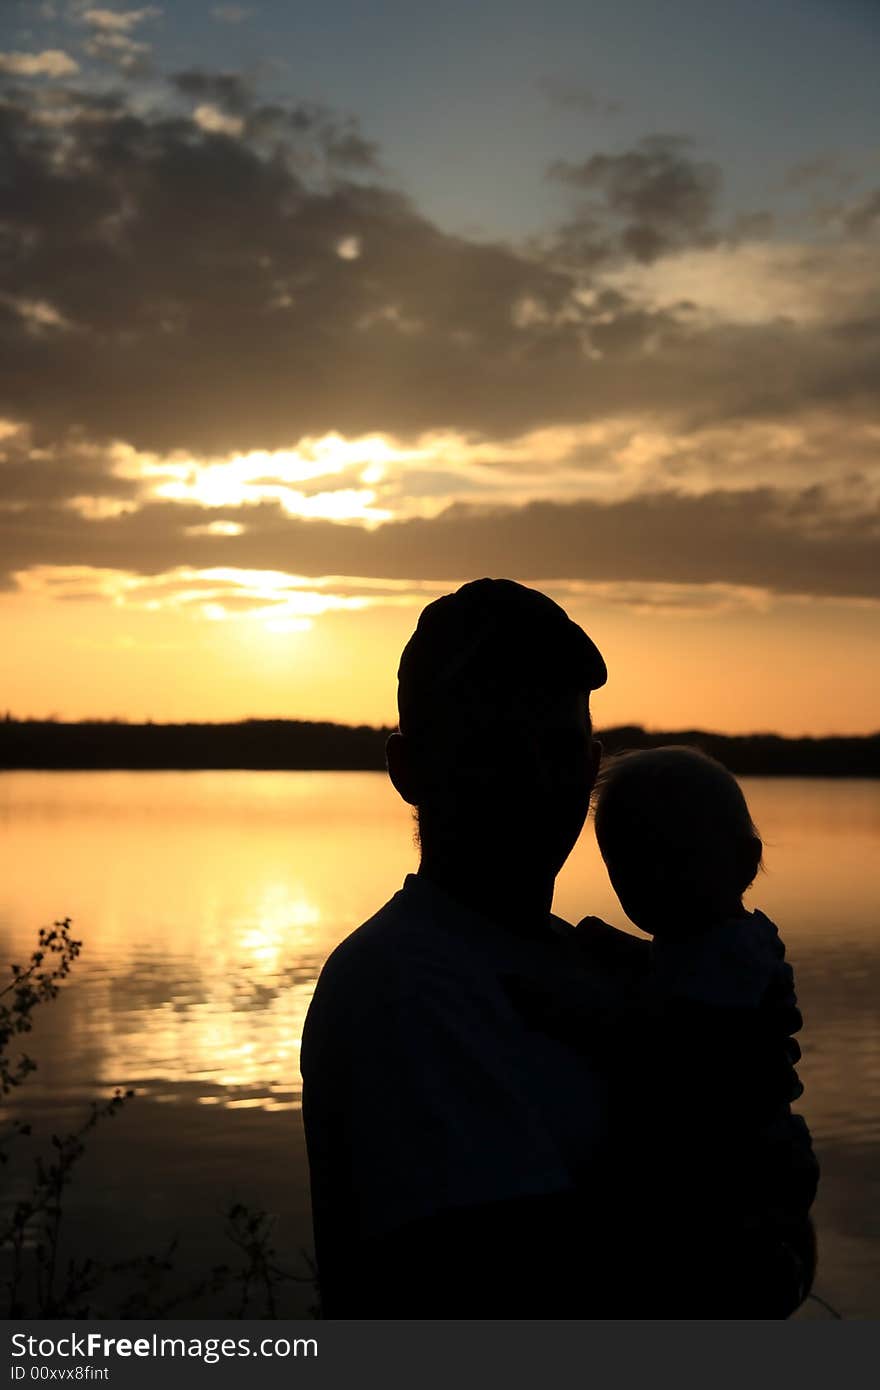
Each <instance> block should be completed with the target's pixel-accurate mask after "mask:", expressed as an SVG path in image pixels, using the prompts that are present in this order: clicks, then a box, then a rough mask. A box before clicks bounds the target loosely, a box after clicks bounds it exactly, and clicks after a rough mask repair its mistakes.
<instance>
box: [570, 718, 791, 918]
mask: <svg viewBox="0 0 880 1390" xmlns="http://www.w3.org/2000/svg"><path fill="white" fill-rule="evenodd" d="M594 808H595V825H596V839H597V841H598V843H599V849H600V850H601V852H602V857H603V858H604V859H605V861H606V863H607V864H609V867H610V866H611V863H612V862H613V863H615V864H621V863H622V864H624V865H625V864H626V863H627V861H629V860H630V859H631V858H632V859H635V858H637V857H639V856H642V855H644V854H646V853H648V854H650V856H651V857H652V858H653V859H654V860H656V861H658V862H660V861H662V862H664V863H666V864H668V865H669V866H670V867H671V868H672V867H674V866H680V867H682V868H684V867H686V866H692V868H693V869H694V870H695V871H697V866H699V865H701V864H702V865H704V866H705V868H706V871H707V872H712V873H714V874H716V875H718V874H720V876H721V880H722V881H721V882H720V883H719V884H718V887H719V888H721V889H728V888H729V889H730V890H731V891H732V892H733V893H734V894H736V895H738V896H740V897H741V896H742V894H743V893H744V892H745V891H746V889H747V888H748V887H749V886H750V884H751V883H752V882H753V881H754V879H755V876H756V874H757V872H758V869H759V868H760V867H761V861H762V850H763V846H762V844H761V837H760V835H759V834H758V831H757V828H756V826H755V823H754V821H753V820H752V817H751V814H750V812H749V808H748V805H747V804H746V799H745V797H744V796H743V793H742V790H741V788H740V786H739V783H738V782H737V780H736V778H735V777H734V776H733V774H732V773H731V772H728V770H727V768H726V767H724V766H723V765H722V764H721V763H719V762H718V761H716V759H715V758H710V757H709V756H708V754H706V753H703V752H701V751H700V750H699V749H697V748H690V747H685V746H679V745H675V744H670V745H667V746H665V747H661V748H649V749H640V750H638V751H634V752H628V753H619V754H616V755H613V756H611V757H609V758H608V759H606V760H605V762H604V763H603V766H602V768H601V769H600V772H599V777H598V778H597V782H596V788H595V791H594ZM701 876H702V875H701Z"/></svg>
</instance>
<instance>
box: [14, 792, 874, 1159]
mask: <svg viewBox="0 0 880 1390" xmlns="http://www.w3.org/2000/svg"><path fill="white" fill-rule="evenodd" d="M746 790H747V793H748V796H749V801H750V804H751V806H752V809H753V812H754V815H755V818H756V820H757V822H758V824H759V826H760V828H761V830H762V833H763V835H764V838H765V843H766V845H767V855H766V858H767V870H766V873H764V874H762V876H761V878H760V880H759V884H758V885H757V888H756V890H755V901H756V902H759V903H760V905H761V906H762V907H763V908H764V909H765V910H766V911H767V912H768V913H770V915H771V916H773V917H775V918H776V919H777V920H778V922H779V924H780V926H781V928H782V930H783V933H784V935H785V938H786V941H787V942H788V946H789V953H790V955H791V957H792V959H793V960H794V963H795V965H796V967H797V970H798V975H799V983H800V993H801V999H802V1002H803V1006H804V1012H805V1014H806V1017H807V1028H806V1030H805V1033H804V1036H803V1046H804V1062H803V1075H804V1080H805V1082H806V1085H807V1094H806V1097H805V1100H804V1108H805V1110H806V1112H807V1113H808V1116H809V1118H810V1120H811V1122H812V1123H813V1124H814V1126H815V1127H816V1128H817V1131H818V1132H819V1133H820V1134H822V1135H826V1136H828V1137H838V1138H859V1139H861V1140H863V1141H870V1142H874V1141H876V1140H878V1139H880V1118H878V1111H880V1105H878V1097H880V1029H878V1021H877V1016H876V998H877V990H878V982H880V945H878V941H880V937H878V931H877V919H876V908H875V904H876V903H877V902H878V900H880V891H878V890H880V855H878V853H877V850H878V846H880V786H878V784H876V783H870V782H863V783H858V782H856V783H854V782H810V781H774V780H769V779H768V780H763V779H751V780H749V781H748V782H747V784H746ZM412 838H413V837H412V824H411V816H410V812H409V810H408V808H407V807H406V806H404V805H403V803H401V802H400V801H399V800H398V799H397V798H396V797H395V795H394V793H393V792H392V791H391V789H390V787H389V786H388V783H387V781H386V780H385V779H384V778H383V777H381V776H379V775H375V774H369V773H364V774H347V773H329V774H322V773H252V772H232V773H228V772H211V773H81V774H70V773H14V774H8V773H7V774H3V776H2V777H0V844H2V850H3V864H4V873H3V881H2V885H0V948H2V950H3V953H4V956H5V957H6V958H7V959H11V958H12V955H11V954H10V953H13V955H18V956H20V955H22V954H24V953H25V952H27V951H28V950H29V949H30V945H31V942H32V939H33V937H34V935H35V932H36V928H37V926H38V925H40V924H41V923H45V922H48V921H51V920H53V919H54V918H56V917H58V916H60V915H66V914H69V915H70V916H72V917H73V918H74V921H75V927H76V930H77V932H78V933H79V934H80V935H81V936H82V937H83V939H84V942H85V948H84V951H83V955H82V957H81V960H80V961H79V962H78V963H77V966H76V980H75V987H72V988H70V989H68V990H66V991H64V994H63V996H62V998H61V999H60V1000H59V1001H58V1003H57V1004H56V1005H54V1006H53V1008H52V1009H51V1010H46V1011H45V1012H44V1017H43V1018H41V1020H40V1027H39V1031H38V1033H35V1034H34V1047H33V1049H32V1050H33V1052H34V1053H35V1055H36V1057H37V1060H38V1061H39V1062H40V1070H39V1071H38V1073H37V1075H36V1076H35V1077H34V1078H32V1079H31V1081H30V1082H29V1086H28V1091H29V1094H30V1096H31V1099H32V1100H33V1101H37V1100H38V1099H39V1098H40V1097H42V1099H43V1100H44V1101H46V1102H48V1101H49V1099H50V1098H52V1099H53V1101H54V1102H55V1103H57V1102H58V1101H59V1099H63V1100H65V1101H69V1102H72V1101H74V1100H75V1099H81V1098H82V1097H87V1096H91V1095H93V1094H94V1093H95V1091H96V1090H100V1089H106V1088H107V1087H112V1086H115V1085H120V1084H125V1085H134V1086H136V1087H137V1088H138V1089H139V1090H141V1091H144V1092H146V1093H147V1094H148V1095H150V1096H152V1097H153V1098H154V1099H156V1100H162V1101H169V1102H170V1101H180V1100H186V1101H197V1102H199V1103H200V1104H202V1105H206V1106H218V1105H219V1106H233V1107H239V1108H244V1107H259V1106H262V1107H263V1108H265V1109H278V1108H285V1107H287V1108H289V1107H294V1106H296V1105H297V1104H298V1102H299V1056H298V1052H299V1041H300V1037H301V1032H302V1023H303V1019H304V1016H305V1011H306V1009H307V1007H308V1002H309V998H310V995H311V990H312V987H313V984H314V980H315V978H316V976H317V973H318V971H319V969H320V967H321V964H322V962H323V961H324V959H325V958H326V956H327V954H328V952H329V951H330V950H331V949H332V947H333V945H334V944H335V943H336V942H337V941H338V940H340V939H341V937H343V936H344V935H345V934H346V933H347V932H348V931H350V930H351V928H352V927H353V926H354V925H356V924H357V923H358V922H360V921H361V920H363V919H364V918H365V917H367V916H369V915H370V914H371V913H372V912H373V911H374V910H375V909H376V907H377V906H378V905H379V904H381V903H382V902H383V901H384V900H385V899H386V898H387V897H388V896H390V894H391V893H392V892H394V891H395V889H396V888H397V887H398V886H399V884H400V882H401V880H402V878H403V875H404V874H405V873H406V872H407V871H408V870H409V869H410V868H412V867H413V864H414V860H415V852H414V849H413V843H412ZM555 906H556V909H557V911H559V912H561V913H562V915H563V916H566V917H569V918H571V919H576V918H577V917H579V916H580V915H582V914H583V913H585V912H587V911H591V912H596V913H598V914H599V915H600V916H604V917H606V918H607V920H609V921H612V922H615V923H617V924H618V925H627V924H626V921H625V918H624V917H623V915H622V913H621V910H620V908H619V906H618V904H617V902H616V900H615V899H614V896H613V894H612V892H611V890H610V887H609V886H608V883H607V879H606V876H605V873H604V869H603V867H602V864H601V861H600V860H599V857H598V854H597V852H596V849H595V845H594V843H593V840H592V834H591V832H590V831H589V829H588V831H587V833H586V834H585V836H584V837H583V839H582V842H581V844H580V845H579V846H578V848H577V849H576V851H575V853H574V854H573V855H572V858H571V860H570V861H569V864H568V865H567V866H566V868H565V870H564V871H563V874H562V876H561V877H560V881H559V886H558V891H557V898H556V904H555Z"/></svg>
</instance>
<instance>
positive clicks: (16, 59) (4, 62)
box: [0, 48, 79, 77]
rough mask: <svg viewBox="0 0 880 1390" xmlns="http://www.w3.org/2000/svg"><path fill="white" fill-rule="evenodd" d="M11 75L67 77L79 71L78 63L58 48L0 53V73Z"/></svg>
mask: <svg viewBox="0 0 880 1390" xmlns="http://www.w3.org/2000/svg"><path fill="white" fill-rule="evenodd" d="M3 72H5V73H9V74H11V75H12V76H13V77H69V76H71V75H72V74H73V73H76V72H79V64H78V63H77V62H76V61H75V60H74V59H73V58H71V57H70V56H69V55H68V54H67V53H63V52H62V51H61V49H59V48H47V49H45V50H44V51H43V52H42V53H0V73H3Z"/></svg>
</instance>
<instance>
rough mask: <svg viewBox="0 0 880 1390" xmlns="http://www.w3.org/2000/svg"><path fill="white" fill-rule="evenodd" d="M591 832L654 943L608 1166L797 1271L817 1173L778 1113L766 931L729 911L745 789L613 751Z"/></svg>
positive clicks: (807, 1147)
mask: <svg viewBox="0 0 880 1390" xmlns="http://www.w3.org/2000/svg"><path fill="white" fill-rule="evenodd" d="M595 828H596V838H597V841H598V844H599V849H600V851H601V854H602V857H603V859H604V861H605V865H606V867H607V869H608V874H609V877H610V879H611V883H612V885H613V887H614V890H615V892H616V893H617V896H618V897H619V899H620V902H621V905H622V906H623V909H624V911H625V912H626V914H627V916H628V917H629V918H630V919H631V921H633V922H634V923H635V925H636V926H637V927H639V928H640V929H641V930H642V931H644V932H646V933H648V934H649V935H650V936H651V937H653V942H652V944H651V946H650V948H649V954H650V965H649V968H648V969H646V970H645V971H644V973H643V986H644V990H643V993H642V1002H641V1005H640V1006H639V1007H638V1008H637V1009H635V1010H633V1011H632V1013H631V1014H630V1015H629V1017H628V1018H627V1017H625V1016H622V1017H619V1018H618V1020H617V1037H616V1042H615V1044H613V1046H614V1051H615V1064H614V1067H613V1068H612V1070H613V1071H614V1073H615V1074H616V1080H617V1086H616V1095H617V1105H616V1108H615V1115H616V1121H615V1125H614V1130H615V1134H616V1155H617V1158H616V1163H615V1165H614V1166H615V1170H616V1171H617V1172H618V1173H621V1172H623V1171H624V1170H626V1169H627V1167H628V1165H631V1166H630V1167H629V1171H630V1173H631V1175H632V1176H633V1178H634V1177H635V1174H636V1173H638V1172H644V1171H645V1170H646V1169H647V1171H648V1172H650V1173H651V1174H652V1175H653V1177H655V1178H658V1177H660V1176H661V1174H662V1183H661V1188H660V1193H661V1198H660V1199H661V1200H662V1201H663V1202H666V1203H672V1204H673V1205H674V1201H675V1197H674V1193H675V1191H676V1189H678V1190H679V1191H683V1190H687V1191H688V1193H689V1194H690V1195H691V1196H692V1194H693V1191H694V1187H695V1185H696V1186H698V1187H699V1189H700V1190H701V1192H702V1193H704V1194H705V1200H706V1207H707V1212H706V1216H707V1221H709V1220H711V1219H712V1213H713V1212H717V1211H718V1210H719V1206H720V1207H722V1208H724V1209H725V1210H726V1211H727V1212H728V1213H729V1214H730V1216H731V1220H732V1222H733V1224H734V1225H737V1223H738V1224H739V1226H740V1227H741V1228H742V1229H743V1231H744V1232H746V1231H751V1232H752V1233H753V1234H754V1233H763V1234H764V1235H765V1236H767V1238H768V1244H767V1248H768V1249H771V1248H773V1249H775V1248H776V1243H777V1238H778V1242H781V1245H780V1246H779V1249H780V1250H781V1251H782V1252H783V1253H782V1254H780V1255H779V1258H787V1257H788V1254H789V1253H791V1254H792V1258H794V1259H795V1260H796V1261H797V1260H800V1261H801V1263H803V1264H804V1265H805V1267H806V1266H809V1264H810V1262H811V1259H813V1258H814V1254H815V1252H814V1250H813V1251H812V1252H811V1251H810V1250H809V1249H806V1250H805V1249H804V1248H803V1246H804V1243H805V1241H806V1243H807V1245H809V1243H810V1241H811V1239H812V1231H811V1228H810V1227H809V1222H808V1221H807V1217H806V1213H807V1211H808V1209H809V1206H810V1203H811V1201H812V1199H813V1196H814V1195H815V1189H816V1182H817V1178H818V1167H817V1165H816V1162H815V1159H814V1157H813V1154H812V1147H811V1144H810V1138H809V1131H808V1130H807V1128H806V1125H805V1124H804V1122H803V1120H802V1119H801V1118H800V1117H799V1116H794V1115H792V1113H791V1102H792V1101H793V1100H795V1099H796V1098H797V1097H798V1096H799V1095H800V1094H801V1092H802V1090H803V1087H802V1086H801V1084H800V1082H799V1080H798V1077H797V1073H796V1071H795V1069H794V1063H795V1062H796V1061H797V1060H798V1058H799V1057H800V1049H799V1048H798V1045H797V1043H796V1042H795V1041H794V1039H793V1038H792V1036H791V1035H792V1034H793V1033H794V1032H796V1031H797V1030H798V1029H799V1028H800V1026H801V1022H802V1020H801V1016H800V1013H799V1012H798V1009H797V1001H796V997H795V992H794V978H793V974H792V971H791V968H790V966H789V965H788V964H787V963H786V961H785V948H784V946H783V944H782V942H781V940H780V938H779V934H778V932H777V930H776V927H775V926H774V925H773V923H772V922H771V921H770V920H769V919H768V918H767V917H765V916H764V914H763V913H761V912H758V911H753V912H749V911H747V910H746V909H745V908H744V906H743V895H744V894H745V892H746V890H747V889H748V888H749V887H750V886H751V884H752V882H753V881H754V879H755V876H756V874H757V872H758V869H759V868H760V866H761V861H762V853H763V846H762V844H761V840H760V837H759V835H758V832H757V830H756V828H755V825H754V823H753V821H752V818H751V815H750V813H749V809H748V806H747V804H746V800H745V797H744V796H743V793H742V791H741V789H740V787H739V785H738V783H737V781H736V779H735V778H734V777H733V776H732V775H731V774H730V773H729V772H728V771H727V770H726V768H724V767H722V766H721V764H720V763H718V762H716V761H715V760H714V759H712V758H709V757H707V756H705V755H704V754H702V753H700V752H698V751H696V750H695V749H692V748H684V747H665V748H657V749H653V750H650V751H644V752H634V753H628V754H623V755H620V756H618V757H616V758H611V759H609V760H608V762H607V763H606V765H605V768H604V769H603V772H602V774H601V776H600V780H599V783H598V787H597V793H596V800H595ZM602 928H603V924H600V923H597V922H596V921H595V919H589V918H587V919H585V920H584V922H583V923H581V924H580V925H579V928H578V933H579V935H580V937H581V938H582V940H583V941H584V943H585V945H589V943H590V942H591V940H592V939H593V938H594V937H595V936H596V934H597V933H598V934H599V936H601V931H602ZM604 930H605V931H606V932H607V931H608V929H607V928H605V929H604ZM612 1031H613V1030H612ZM608 1037H609V1035H608V1034H606V1044H607V1042H608ZM624 1150H626V1152H625V1153H624V1152H623V1151H624ZM685 1205H687V1204H685ZM673 1227H674V1223H673ZM810 1277H811V1270H809V1269H807V1272H806V1273H805V1279H806V1282H807V1283H809V1280H810ZM805 1291H806V1290H805ZM730 1315H731V1314H728V1316H730Z"/></svg>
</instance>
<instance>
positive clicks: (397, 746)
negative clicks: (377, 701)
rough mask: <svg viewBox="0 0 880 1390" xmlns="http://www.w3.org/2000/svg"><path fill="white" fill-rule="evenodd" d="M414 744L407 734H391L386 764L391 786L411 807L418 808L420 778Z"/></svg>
mask: <svg viewBox="0 0 880 1390" xmlns="http://www.w3.org/2000/svg"><path fill="white" fill-rule="evenodd" d="M414 762H415V760H414V758H413V749H412V743H411V742H410V740H409V739H408V738H407V737H406V735H405V734H398V733H394V734H389V736H388V741H387V743H386V744H385V763H386V765H387V767H388V776H389V777H390V778H391V785H392V786H393V788H394V790H395V791H396V792H397V794H398V796H401V797H402V798H403V800H404V801H406V802H407V803H408V804H409V805H410V806H418V804H419V794H418V778H417V776H416V769H415V766H414Z"/></svg>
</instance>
